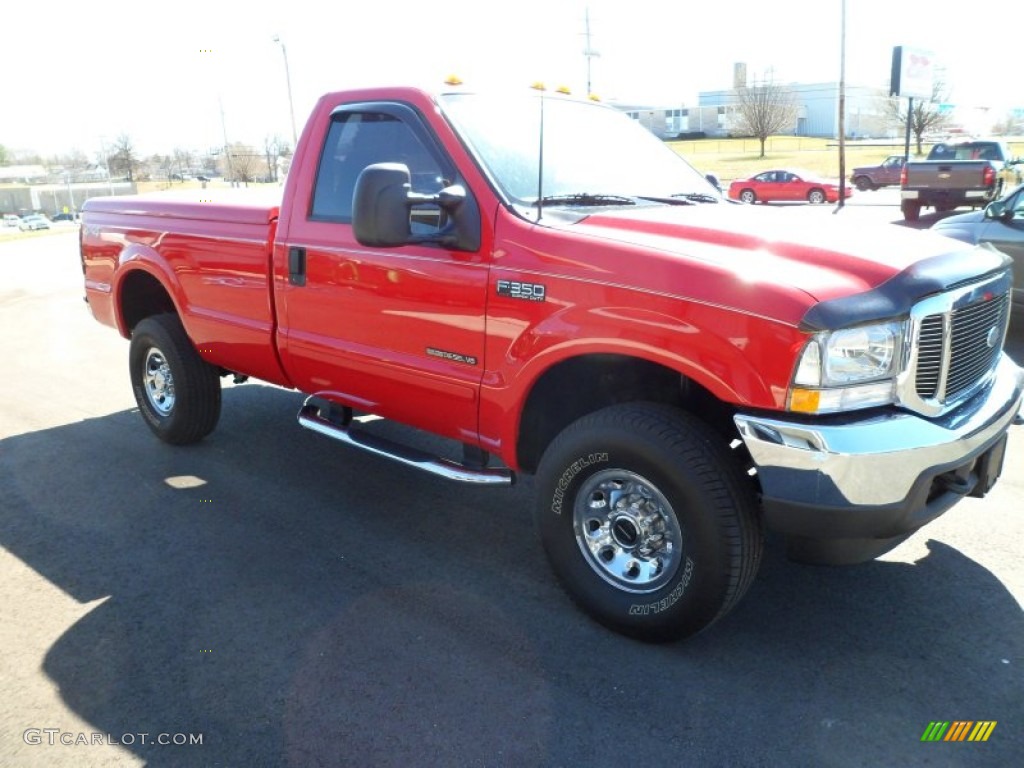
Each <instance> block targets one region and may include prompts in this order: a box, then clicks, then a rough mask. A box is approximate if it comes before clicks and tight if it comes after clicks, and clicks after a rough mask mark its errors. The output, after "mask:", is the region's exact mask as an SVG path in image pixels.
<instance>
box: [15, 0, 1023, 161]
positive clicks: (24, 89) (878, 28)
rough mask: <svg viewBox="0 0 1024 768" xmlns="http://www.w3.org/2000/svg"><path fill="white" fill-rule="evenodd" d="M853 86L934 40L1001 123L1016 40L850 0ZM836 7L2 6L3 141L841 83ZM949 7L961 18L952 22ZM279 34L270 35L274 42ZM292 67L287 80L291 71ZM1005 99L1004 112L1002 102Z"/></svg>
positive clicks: (594, 3)
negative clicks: (351, 98) (458, 91)
mask: <svg viewBox="0 0 1024 768" xmlns="http://www.w3.org/2000/svg"><path fill="white" fill-rule="evenodd" d="M845 5H846V14H845V16H846V24H845V40H846V46H845V48H846V56H845V75H846V82H847V84H848V85H876V86H881V87H887V86H888V82H889V70H890V64H891V58H892V49H893V46H896V45H903V46H908V47H914V48H921V49H925V50H928V51H931V52H932V53H933V54H934V56H935V59H936V60H937V61H938V62H939V63H940V64H942V65H943V67H944V68H945V71H946V80H947V82H948V84H949V87H950V89H951V94H950V101H951V102H952V103H955V104H957V105H960V106H964V107H988V108H989V110H990V114H992V115H993V116H994V119H993V122H994V121H995V120H996V119H1000V118H1002V117H1004V116H1005V115H1006V113H1007V111H1008V110H1009V109H1010V108H1011V107H1021V106H1024V92H1021V93H1012V92H1008V91H1007V88H1006V85H1005V84H1006V83H1007V82H1009V81H1008V80H1006V79H1005V78H1002V77H1000V75H999V72H1001V71H1004V72H1010V71H1015V67H1014V66H1013V61H1012V59H1011V58H1010V57H1011V52H1012V49H1013V46H1007V45H999V44H993V42H992V41H993V38H994V37H996V36H997V35H998V34H999V32H998V29H996V28H995V27H993V26H992V25H991V24H989V23H986V24H985V26H984V27H982V26H979V27H977V28H972V27H970V25H964V24H960V23H951V22H950V19H949V15H948V14H945V13H938V12H934V11H933V10H932V9H929V8H928V7H925V6H922V5H920V4H919V3H912V2H904V1H903V0H846V2H845ZM842 6H843V0H775V1H774V2H765V1H764V0H731V1H730V2H728V3H722V2H719V3H714V2H713V3H708V2H707V0H630V1H629V2H624V1H623V0H546V1H543V2H542V1H538V0H517V1H516V2H507V3H494V2H489V1H488V0H444V1H443V2H430V0H357V1H356V2H352V0H333V2H332V0H326V2H325V0H316V2H310V1H309V0H277V1H276V2H272V3H271V2H263V0H249V1H248V2H235V0H205V2H197V1H196V0H174V2H158V3H148V2H139V1H138V0H132V1H131V2H127V1H125V0H89V2H83V1H82V0H74V2H71V1H70V0H49V2H47V3H46V4H45V13H42V12H40V10H39V9H38V8H35V7H32V6H30V5H29V4H25V3H17V4H14V6H13V7H10V8H6V9H5V11H4V13H3V20H2V27H0V77H2V83H3V86H2V88H0V145H3V146H5V147H6V148H8V150H15V151H21V150H31V151H33V152H35V153H38V154H40V155H42V156H43V157H44V158H45V157H49V156H53V155H56V154H61V153H66V152H69V151H72V150H79V151H82V152H84V153H85V154H86V155H88V156H89V157H94V156H97V155H98V154H99V153H100V151H101V148H102V147H103V146H109V145H110V144H111V143H113V141H114V139H115V138H116V137H117V136H119V135H127V136H129V137H130V138H131V140H132V142H133V144H134V146H135V148H136V152H137V154H138V155H140V156H148V155H150V154H153V153H161V154H167V153H170V152H172V151H173V150H174V149H175V148H178V147H180V148H186V149H189V150H193V151H201V152H205V151H208V150H209V149H211V148H213V147H217V146H221V145H223V144H224V142H225V139H226V140H227V141H229V142H236V141H241V142H246V143H249V144H253V145H255V146H260V147H261V146H262V145H263V142H264V140H265V139H266V138H267V137H269V136H273V135H275V134H278V135H280V136H282V137H284V138H285V139H288V140H290V139H291V136H292V124H291V119H290V117H289V96H288V80H289V79H290V82H291V91H292V99H291V102H292V103H293V104H294V112H295V122H296V124H297V128H298V131H299V132H300V133H301V130H302V125H303V124H304V122H305V119H306V117H307V115H308V114H309V112H310V111H311V109H312V107H313V105H314V103H315V101H316V99H317V98H318V97H319V96H320V95H321V94H322V93H325V92H327V91H334V90H344V89H347V88H355V87H365V86H373V85H406V84H413V85H427V86H429V87H436V88H440V87H442V83H443V80H444V78H445V77H447V76H448V75H451V74H455V75H458V76H459V77H460V78H461V79H462V80H463V81H464V83H465V84H466V85H467V86H469V87H473V88H475V87H480V88H487V89H517V88H524V87H527V86H529V85H530V84H531V83H533V82H535V81H541V82H544V83H545V84H547V85H548V87H550V88H554V87H558V86H562V85H566V86H568V87H569V88H571V89H572V90H573V92H574V93H579V94H583V93H585V92H586V87H587V59H586V57H584V55H583V51H584V49H585V47H586V44H587V43H586V37H585V35H584V29H585V21H584V19H585V17H586V16H587V15H589V19H590V32H591V38H590V47H591V49H592V50H593V51H595V52H597V53H598V54H599V56H597V57H594V58H591V59H590V62H591V67H590V84H591V90H592V91H594V92H595V93H596V94H598V95H599V96H600V97H601V98H602V99H603V100H606V101H608V100H620V101H623V102H629V103H644V104H649V105H651V106H670V105H672V106H675V105H679V106H683V105H693V104H695V103H696V98H697V93H698V92H699V91H705V90H725V89H728V88H730V87H731V83H732V68H733V64H734V63H735V62H745V63H746V64H747V68H748V72H749V73H750V75H752V76H755V75H756V76H759V77H761V76H764V75H766V74H770V77H771V78H772V79H773V80H774V81H775V82H779V83H785V82H826V81H837V80H838V79H839V74H840V65H841V61H842V56H841V53H840V51H841V41H842V39H843V35H842V27H843V25H842V24H841V20H842V16H843V14H842V12H841V9H842ZM957 16H958V17H959V16H960V14H957ZM275 36H276V37H277V38H278V40H279V42H275V40H274V38H275ZM286 61H287V71H288V73H289V75H290V78H287V77H286V66H285V62H286ZM1014 102H1016V103H1014Z"/></svg>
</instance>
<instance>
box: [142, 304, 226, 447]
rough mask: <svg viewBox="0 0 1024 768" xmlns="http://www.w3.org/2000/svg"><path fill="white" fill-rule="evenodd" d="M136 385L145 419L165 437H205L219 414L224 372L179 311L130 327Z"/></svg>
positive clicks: (175, 440) (177, 440)
mask: <svg viewBox="0 0 1024 768" xmlns="http://www.w3.org/2000/svg"><path fill="white" fill-rule="evenodd" d="M128 365H129V372H130V375H131V380H132V391H133V393H134V394H135V402H136V403H138V405H139V412H140V413H141V414H142V416H143V418H144V419H145V420H146V424H147V425H148V426H149V428H150V429H151V430H153V432H154V433H155V434H156V436H157V437H159V438H160V439H161V440H163V441H164V442H167V443H172V444H174V445H187V444H188V443H195V442H198V441H199V440H202V439H203V438H204V437H206V436H207V435H208V434H210V432H212V431H213V428H214V427H216V426H217V420H218V419H219V418H220V376H219V374H218V371H217V369H216V368H214V367H213V366H212V365H210V364H209V363H207V362H206V361H204V360H203V359H202V358H201V357H199V354H198V353H197V352H196V350H195V348H194V347H193V346H192V342H191V341H190V340H189V338H188V335H187V334H186V333H185V329H184V328H183V327H182V325H181V321H180V320H179V319H178V316H177V315H171V314H167V315H155V316H153V317H148V318H146V319H145V320H142V321H141V322H140V323H139V324H138V325H137V326H135V330H134V331H133V332H132V341H131V346H130V348H129V351H128Z"/></svg>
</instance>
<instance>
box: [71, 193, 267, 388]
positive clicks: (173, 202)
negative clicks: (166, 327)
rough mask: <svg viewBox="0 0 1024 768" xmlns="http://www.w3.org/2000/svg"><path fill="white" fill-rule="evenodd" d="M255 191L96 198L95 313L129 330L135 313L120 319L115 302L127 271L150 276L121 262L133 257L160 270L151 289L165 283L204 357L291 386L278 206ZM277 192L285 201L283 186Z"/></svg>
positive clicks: (91, 217)
mask: <svg viewBox="0 0 1024 768" xmlns="http://www.w3.org/2000/svg"><path fill="white" fill-rule="evenodd" d="M249 192H250V190H238V191H237V192H236V191H234V190H231V191H230V193H228V194H225V193H224V192H223V191H218V193H217V196H216V198H214V197H213V195H212V194H210V193H205V192H199V191H196V192H193V193H190V194H179V195H176V196H174V197H169V196H168V195H167V194H166V193H165V194H162V195H160V196H159V197H157V196H145V195H141V196H133V197H120V198H118V197H112V198H98V199H97V198H94V199H92V200H90V201H89V203H88V206H87V211H88V226H86V227H84V228H83V230H82V259H83V265H82V266H83V269H84V271H85V289H86V290H85V294H86V300H87V301H88V303H89V307H90V309H91V310H92V312H93V314H94V315H95V317H96V319H98V320H99V321H100V322H103V323H106V324H107V325H111V326H114V327H116V328H117V329H118V331H119V332H120V333H121V335H122V336H124V337H125V338H128V337H129V336H130V335H131V327H132V325H133V318H132V315H131V313H130V312H128V313H126V316H125V317H124V318H122V319H121V321H120V322H119V321H118V319H117V317H116V313H115V311H114V306H115V303H116V299H117V296H118V295H119V292H120V291H121V289H122V288H123V282H122V281H123V280H124V279H125V278H124V277H123V275H124V273H125V272H128V274H129V277H128V278H127V279H130V280H145V279H146V277H144V276H142V275H141V274H140V273H138V272H129V271H127V270H125V271H121V270H119V269H118V267H119V265H120V264H123V263H125V262H128V261H136V262H138V263H141V265H142V266H143V271H144V272H146V273H148V274H149V275H151V276H152V277H153V283H154V290H158V289H159V290H161V292H162V293H163V289H160V288H159V285H160V283H163V285H164V286H167V290H168V291H169V293H170V296H169V300H170V302H171V305H170V306H167V307H166V310H167V311H168V312H171V311H173V312H177V313H178V315H179V316H180V317H181V320H182V323H183V324H184V326H185V329H186V330H187V332H188V335H189V337H190V338H191V339H192V341H193V343H194V344H195V346H196V347H197V349H198V350H199V353H200V355H201V356H202V357H203V359H205V360H206V361H207V362H210V363H213V364H215V365H218V366H221V367H223V368H225V369H227V370H244V371H246V372H248V373H250V374H252V375H254V376H258V377H259V378H261V379H265V380H267V381H272V382H274V383H279V384H287V378H286V377H285V375H284V373H283V371H282V370H281V367H280V365H279V363H278V358H277V352H276V346H275V344H274V329H275V322H274V311H273V297H272V284H271V266H270V265H271V260H272V247H273V241H274V233H275V230H276V224H277V218H278V214H279V210H280V205H279V202H277V201H273V202H271V201H270V200H269V199H268V198H267V196H265V195H264V196H261V195H260V194H259V191H256V190H252V191H251V192H253V193H254V194H249ZM274 192H275V193H276V194H275V197H276V198H278V199H279V198H280V190H279V189H275V190H274ZM158 281H159V282H158Z"/></svg>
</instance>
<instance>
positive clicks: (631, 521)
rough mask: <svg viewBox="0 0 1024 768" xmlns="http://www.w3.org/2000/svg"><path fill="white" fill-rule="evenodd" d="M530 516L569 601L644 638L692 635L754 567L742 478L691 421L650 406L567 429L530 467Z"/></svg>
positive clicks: (758, 540)
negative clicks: (533, 500)
mask: <svg viewBox="0 0 1024 768" xmlns="http://www.w3.org/2000/svg"><path fill="white" fill-rule="evenodd" d="M537 482H538V490H537V506H536V511H535V515H536V523H537V527H538V529H539V532H540V537H541V541H542V543H543V545H544V549H545V552H546V554H547V556H548V559H549V561H550V562H551V565H552V568H553V569H554V571H555V573H556V575H557V576H558V578H559V580H560V581H561V583H562V585H563V586H564V587H565V589H566V591H567V592H568V593H569V595H570V596H571V597H572V599H573V600H574V601H575V602H576V603H577V604H578V605H579V606H580V607H581V608H583V610H585V611H586V612H587V613H589V614H590V615H591V616H592V617H593V618H595V619H596V620H597V621H599V622H601V623H602V624H604V625H606V626H608V627H610V628H612V629H614V630H616V631H618V632H622V633H623V634H626V635H630V636H632V637H636V638H639V639H642V640H648V641H664V640H675V639H680V638H683V637H687V636H690V635H693V634H696V633H697V632H700V631H701V630H703V629H704V628H706V627H708V626H710V625H711V624H712V623H713V622H714V621H716V620H717V619H719V618H721V617H722V616H724V615H725V614H726V613H728V612H729V611H730V610H731V609H732V608H733V606H735V605H736V603H737V602H739V600H740V598H741V597H742V596H743V594H744V593H745V592H746V590H747V588H748V587H749V586H750V584H751V582H752V581H753V579H754V576H755V575H756V573H757V568H758V566H759V564H760V560H761V552H762V548H763V534H762V529H761V520H760V516H759V515H758V512H757V505H756V501H755V498H754V495H753V489H752V488H751V486H750V484H749V481H748V479H747V478H746V477H744V476H743V474H742V473H741V471H740V469H739V466H738V464H737V463H736V462H735V461H734V459H733V457H732V456H731V455H730V454H729V451H728V450H727V448H726V447H725V446H724V445H723V444H722V438H721V437H720V436H719V435H717V434H716V433H715V432H713V431H712V430H711V429H710V428H709V427H707V426H706V425H704V424H703V423H702V422H700V421H698V420H697V419H695V418H693V417H692V416H689V415H688V414H685V413H683V412H680V411H678V410H676V409H673V408H669V407H667V406H661V405H656V404H653V403H636V404H623V405H616V406H612V407H609V408H605V409H603V410H601V411H597V412H595V413H592V414H590V415H588V416H584V417H583V418H582V419H580V420H579V421H577V422H575V423H574V424H572V425H570V426H569V427H568V428H566V429H565V431H564V432H562V433H561V434H560V435H559V436H558V437H557V438H556V439H555V441H554V442H553V443H552V444H551V445H550V446H549V447H548V449H547V451H546V452H545V453H544V457H543V459H542V460H541V463H540V467H539V470H538V473H537Z"/></svg>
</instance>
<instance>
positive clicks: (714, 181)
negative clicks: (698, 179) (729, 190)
mask: <svg viewBox="0 0 1024 768" xmlns="http://www.w3.org/2000/svg"><path fill="white" fill-rule="evenodd" d="M704 178H705V179H707V182H708V184H710V185H711V186H712V187H714V188H715V189H717V190H718V191H719V192H721V191H722V183H721V182H720V181H719V180H718V177H717V176H715V174H713V173H707V174H705V175H704Z"/></svg>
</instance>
